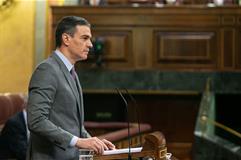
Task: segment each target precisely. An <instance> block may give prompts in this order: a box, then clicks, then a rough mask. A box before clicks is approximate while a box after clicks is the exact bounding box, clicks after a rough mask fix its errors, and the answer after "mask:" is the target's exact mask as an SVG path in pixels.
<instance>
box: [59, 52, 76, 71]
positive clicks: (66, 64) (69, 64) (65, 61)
mask: <svg viewBox="0 0 241 160" xmlns="http://www.w3.org/2000/svg"><path fill="white" fill-rule="evenodd" d="M55 53H56V54H57V56H58V57H59V58H60V59H61V60H62V61H63V63H64V65H65V66H66V67H67V69H68V71H69V72H70V70H71V69H72V68H73V67H74V65H72V64H71V63H70V61H69V60H68V59H67V58H66V57H65V56H64V54H63V53H62V52H60V51H59V50H58V49H56V50H55Z"/></svg>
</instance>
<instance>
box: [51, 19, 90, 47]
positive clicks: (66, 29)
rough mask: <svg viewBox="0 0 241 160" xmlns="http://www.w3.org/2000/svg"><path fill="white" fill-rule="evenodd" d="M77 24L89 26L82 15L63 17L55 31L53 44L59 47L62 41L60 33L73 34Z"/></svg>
mask: <svg viewBox="0 0 241 160" xmlns="http://www.w3.org/2000/svg"><path fill="white" fill-rule="evenodd" d="M77 25H82V26H88V27H90V23H89V22H88V21H87V20H86V19H84V18H82V17H77V16H66V17H63V18H62V19H61V20H60V21H59V23H58V25H57V27H56V31H55V46H56V47H60V46H61V43H62V34H63V33H67V34H69V35H71V36H73V35H74V33H75V29H76V26H77Z"/></svg>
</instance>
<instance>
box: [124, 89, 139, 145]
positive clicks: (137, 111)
mask: <svg viewBox="0 0 241 160" xmlns="http://www.w3.org/2000/svg"><path fill="white" fill-rule="evenodd" d="M124 90H125V91H126V93H127V95H128V96H129V97H130V99H131V101H132V102H133V103H134V106H135V110H136V113H137V123H138V132H139V141H140V145H141V146H142V138H141V126H140V112H139V110H138V108H137V107H138V105H137V102H136V100H135V98H134V97H133V96H132V95H131V94H130V93H129V91H128V90H127V89H126V88H124Z"/></svg>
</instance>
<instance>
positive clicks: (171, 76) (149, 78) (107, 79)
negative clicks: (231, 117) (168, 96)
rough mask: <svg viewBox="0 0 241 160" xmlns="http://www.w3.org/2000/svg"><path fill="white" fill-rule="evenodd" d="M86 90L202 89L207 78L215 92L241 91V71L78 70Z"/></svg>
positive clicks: (200, 90) (198, 90) (199, 90)
mask: <svg viewBox="0 0 241 160" xmlns="http://www.w3.org/2000/svg"><path fill="white" fill-rule="evenodd" d="M77 72H78V75H79V78H80V81H81V84H82V87H83V88H84V89H114V88H116V87H118V88H128V89H133V90H161V91H197V92H203V90H204V87H205V83H206V81H207V79H208V78H211V80H212V84H211V86H212V90H213V91H214V92H216V93H241V73H237V72H171V71H157V70H134V71H113V70H102V69H88V70H86V69H78V71H77Z"/></svg>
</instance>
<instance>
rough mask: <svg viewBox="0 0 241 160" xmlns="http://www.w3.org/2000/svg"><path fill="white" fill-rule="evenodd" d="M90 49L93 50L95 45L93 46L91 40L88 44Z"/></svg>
mask: <svg viewBox="0 0 241 160" xmlns="http://www.w3.org/2000/svg"><path fill="white" fill-rule="evenodd" d="M88 47H89V48H92V47H93V44H92V42H91V40H90V41H89V43H88Z"/></svg>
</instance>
